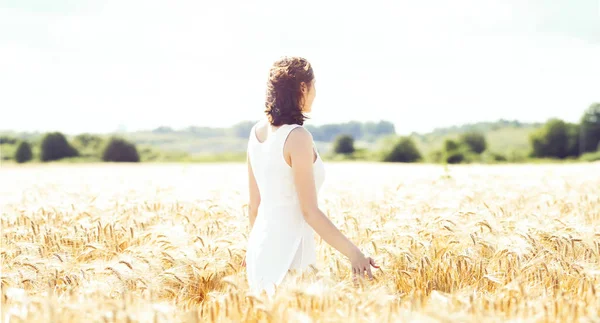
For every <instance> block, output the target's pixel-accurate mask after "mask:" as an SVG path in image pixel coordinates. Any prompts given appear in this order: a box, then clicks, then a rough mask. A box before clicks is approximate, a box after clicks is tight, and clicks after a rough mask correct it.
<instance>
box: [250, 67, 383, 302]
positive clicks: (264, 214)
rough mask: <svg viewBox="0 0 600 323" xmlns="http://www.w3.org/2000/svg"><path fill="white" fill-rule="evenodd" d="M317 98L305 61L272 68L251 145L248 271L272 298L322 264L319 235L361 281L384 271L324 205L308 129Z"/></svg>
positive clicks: (320, 172) (316, 156)
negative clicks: (297, 273) (292, 274)
mask: <svg viewBox="0 0 600 323" xmlns="http://www.w3.org/2000/svg"><path fill="white" fill-rule="evenodd" d="M315 94H316V89H315V79H314V75H313V69H312V67H311V66H310V63H309V62H308V61H306V60H305V59H303V58H298V57H284V58H282V59H280V60H278V61H277V62H275V64H274V65H273V66H272V68H271V70H270V75H269V81H268V84H267V98H266V103H265V105H266V110H265V113H266V116H267V120H266V121H264V122H259V123H257V124H256V125H255V126H254V127H253V128H252V131H251V132H250V137H249V142H248V159H247V164H248V179H249V195H250V196H249V197H250V202H249V208H248V209H249V212H248V213H249V217H250V230H251V232H250V235H249V238H248V247H247V251H246V259H245V263H244V265H245V266H246V269H247V279H248V284H249V286H250V289H251V290H252V291H254V292H261V291H262V290H265V291H267V293H268V294H269V295H272V293H273V292H274V291H275V287H276V286H278V285H279V284H280V283H281V282H282V281H283V279H284V278H285V276H286V274H287V273H288V271H289V270H290V269H300V270H302V269H305V268H307V267H308V266H309V265H312V264H315V262H316V252H315V241H314V232H315V231H316V232H317V233H318V234H319V235H320V236H321V237H322V238H323V240H325V241H326V242H327V243H328V244H330V245H331V246H333V247H334V248H335V249H337V250H338V251H339V252H341V253H342V254H344V255H345V256H346V257H348V258H349V260H350V263H351V264H352V273H353V276H354V277H364V275H365V274H366V275H368V276H369V278H372V277H373V276H372V273H371V267H370V266H373V267H375V268H379V267H377V266H376V265H375V261H374V260H373V259H372V258H370V257H365V255H364V254H363V253H362V252H361V251H360V250H359V249H358V248H357V247H356V245H354V244H353V243H352V242H351V241H350V240H348V239H347V238H346V237H345V236H344V235H343V234H342V233H341V232H340V231H339V230H338V229H337V228H336V227H335V225H334V224H333V223H332V222H331V221H330V220H329V219H328V218H327V216H325V214H324V213H323V212H322V211H321V210H320V209H319V206H318V204H317V192H318V191H319V189H320V187H321V185H322V184H323V180H324V175H325V174H324V172H325V170H324V166H323V161H322V160H321V158H320V156H319V154H318V153H317V152H316V150H315V149H314V142H313V139H312V136H311V134H310V133H309V132H308V130H306V128H304V127H303V126H302V125H303V123H304V120H305V119H306V116H305V115H304V114H305V113H308V112H311V107H312V103H313V100H314V98H315ZM313 230H314V231H313Z"/></svg>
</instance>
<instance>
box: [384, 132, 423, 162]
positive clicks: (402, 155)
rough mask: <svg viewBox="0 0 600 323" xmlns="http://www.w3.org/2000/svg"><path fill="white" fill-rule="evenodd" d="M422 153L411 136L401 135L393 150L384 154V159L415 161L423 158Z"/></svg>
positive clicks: (389, 160)
mask: <svg viewBox="0 0 600 323" xmlns="http://www.w3.org/2000/svg"><path fill="white" fill-rule="evenodd" d="M421 158H422V157H421V153H420V152H419V150H418V149H417V146H416V145H415V143H414V141H413V140H412V139H411V138H410V137H401V138H399V139H398V141H397V142H396V143H395V144H394V145H393V147H392V150H391V151H389V152H387V153H386V154H384V156H383V161H386V162H400V163H414V162H417V161H419V160H421Z"/></svg>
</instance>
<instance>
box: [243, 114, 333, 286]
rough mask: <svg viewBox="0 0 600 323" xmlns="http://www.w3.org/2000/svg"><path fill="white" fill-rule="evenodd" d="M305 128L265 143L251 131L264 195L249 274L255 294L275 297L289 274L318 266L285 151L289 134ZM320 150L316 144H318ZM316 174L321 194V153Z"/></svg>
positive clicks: (251, 241)
mask: <svg viewBox="0 0 600 323" xmlns="http://www.w3.org/2000/svg"><path fill="white" fill-rule="evenodd" d="M297 127H301V126H300V125H296V124H291V125H283V126H281V127H279V128H278V129H277V130H275V132H273V133H270V134H269V136H268V137H267V139H266V140H265V141H264V142H260V141H258V139H257V137H256V131H255V130H256V125H255V126H254V127H253V128H252V131H251V132H250V138H249V140H248V156H249V159H250V163H251V165H252V171H253V173H254V177H255V179H256V182H257V184H258V190H259V192H260V197H261V201H260V205H259V208H258V215H257V217H256V219H255V221H254V226H253V227H252V231H251V232H250V235H249V237H248V246H247V249H246V275H247V279H248V285H249V287H250V291H251V292H253V293H261V292H262V291H263V290H265V291H266V292H267V294H268V295H273V293H274V291H275V288H276V286H279V285H280V284H281V282H282V281H283V279H284V278H285V276H286V274H287V272H288V270H289V269H300V270H303V269H306V268H307V267H308V266H309V265H311V264H315V263H316V251H315V240H314V238H315V233H314V230H313V229H312V227H311V226H310V225H308V223H306V221H305V220H304V217H303V215H302V210H301V207H300V203H299V201H298V195H297V193H296V188H295V186H294V176H293V173H292V168H291V167H290V166H289V165H288V164H287V162H286V161H285V157H284V154H283V147H284V144H285V142H286V140H287V137H288V135H289V133H290V132H291V131H292V130H293V129H295V128H297ZM313 146H314V143H313ZM315 152H316V154H317V159H316V161H315V162H314V167H313V172H314V177H315V187H316V189H317V192H318V191H319V190H320V188H321V186H322V185H323V181H324V179H325V169H324V165H323V161H322V160H321V157H320V156H319V154H318V152H317V150H316V148H315Z"/></svg>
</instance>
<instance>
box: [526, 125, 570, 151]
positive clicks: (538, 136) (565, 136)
mask: <svg viewBox="0 0 600 323" xmlns="http://www.w3.org/2000/svg"><path fill="white" fill-rule="evenodd" d="M578 127H579V126H578V125H574V124H570V123H567V122H564V121H562V120H560V119H550V120H548V122H546V124H545V125H544V127H542V128H540V129H538V130H537V131H536V132H534V133H532V134H531V137H530V142H531V147H532V151H531V157H537V158H545V157H550V158H560V159H564V158H566V157H569V156H577V154H578V147H579V134H578V132H579V130H578Z"/></svg>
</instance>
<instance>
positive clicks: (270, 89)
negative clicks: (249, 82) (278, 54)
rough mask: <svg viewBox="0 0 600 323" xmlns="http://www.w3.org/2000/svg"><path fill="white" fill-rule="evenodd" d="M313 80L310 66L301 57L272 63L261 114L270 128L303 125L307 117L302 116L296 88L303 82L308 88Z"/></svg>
mask: <svg viewBox="0 0 600 323" xmlns="http://www.w3.org/2000/svg"><path fill="white" fill-rule="evenodd" d="M313 79H314V74H313V69H312V66H311V65H310V63H309V62H308V61H307V60H306V59H304V58H301V57H283V58H281V59H279V60H278V61H276V62H275V63H274V64H273V66H272V67H271V70H270V72H269V81H268V82H267V98H266V101H265V107H266V110H265V114H266V115H267V118H268V120H269V123H270V124H271V125H273V126H276V127H277V126H281V125H284V124H298V125H303V124H304V120H306V119H307V117H306V116H305V115H304V114H303V113H302V106H303V105H304V102H302V99H303V96H302V91H301V89H300V86H301V84H302V83H305V84H306V86H308V87H309V88H310V83H311V82H312V80H313Z"/></svg>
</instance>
